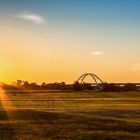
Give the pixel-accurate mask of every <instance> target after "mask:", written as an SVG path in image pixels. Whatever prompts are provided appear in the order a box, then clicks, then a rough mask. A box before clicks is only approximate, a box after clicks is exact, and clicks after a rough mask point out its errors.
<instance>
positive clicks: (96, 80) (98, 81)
mask: <svg viewBox="0 0 140 140" xmlns="http://www.w3.org/2000/svg"><path fill="white" fill-rule="evenodd" d="M87 76H91V77H92V79H93V83H92V84H93V85H94V86H97V87H99V88H101V87H103V83H104V82H103V81H102V80H101V79H100V78H99V77H98V76H97V75H95V74H93V73H84V74H82V75H81V76H80V77H79V78H78V79H77V82H78V83H80V84H83V82H84V79H85V78H86V77H87Z"/></svg>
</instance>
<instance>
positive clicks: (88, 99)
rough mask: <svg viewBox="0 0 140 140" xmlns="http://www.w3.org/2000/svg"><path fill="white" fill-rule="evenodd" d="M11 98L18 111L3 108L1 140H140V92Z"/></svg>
mask: <svg viewBox="0 0 140 140" xmlns="http://www.w3.org/2000/svg"><path fill="white" fill-rule="evenodd" d="M50 97H51V98H50ZM49 98H50V100H53V101H49V106H48V100H49ZM7 99H9V100H12V101H11V104H12V107H14V109H9V108H7V109H6V110H4V109H3V104H2V103H1V105H0V107H1V110H0V139H4V140H7V139H10V140H12V139H13V140H16V139H17V140H20V139H21V140H31V139H34V140H40V139H41V140H45V139H47V140H53V139H60V140H61V139H68V140H69V139H70V140H73V139H74V140H75V139H76V140H94V139H95V140H96V139H97V140H107V139H110V140H127V139H128V140H129V139H130V140H139V139H140V93H139V92H124V93H111V92H93V93H91V92H89V93H84V92H83V93H82V92H78V93H46V94H45V93H34V94H32V93H30V94H28V93H27V94H26V93H25V94H20V93H18V94H15V95H14V94H7ZM17 100H18V101H17ZM19 100H24V101H19ZM53 102H54V103H55V106H54V104H53Z"/></svg>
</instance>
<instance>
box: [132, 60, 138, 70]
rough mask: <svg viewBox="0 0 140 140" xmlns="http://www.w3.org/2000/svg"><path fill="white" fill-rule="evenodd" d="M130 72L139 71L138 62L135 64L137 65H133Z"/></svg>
mask: <svg viewBox="0 0 140 140" xmlns="http://www.w3.org/2000/svg"><path fill="white" fill-rule="evenodd" d="M131 70H132V71H138V70H140V62H139V63H137V64H134V65H133V67H132V69H131Z"/></svg>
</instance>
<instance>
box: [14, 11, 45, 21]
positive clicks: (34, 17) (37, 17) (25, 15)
mask: <svg viewBox="0 0 140 140" xmlns="http://www.w3.org/2000/svg"><path fill="white" fill-rule="evenodd" d="M14 17H16V18H19V19H23V20H28V21H32V22H35V23H45V19H44V18H43V17H42V16H40V15H38V14H31V13H21V14H17V15H16V16H14Z"/></svg>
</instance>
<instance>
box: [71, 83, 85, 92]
mask: <svg viewBox="0 0 140 140" xmlns="http://www.w3.org/2000/svg"><path fill="white" fill-rule="evenodd" d="M73 89H74V90H76V91H80V90H82V89H83V87H82V84H80V83H79V82H78V81H75V82H74V84H73Z"/></svg>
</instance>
